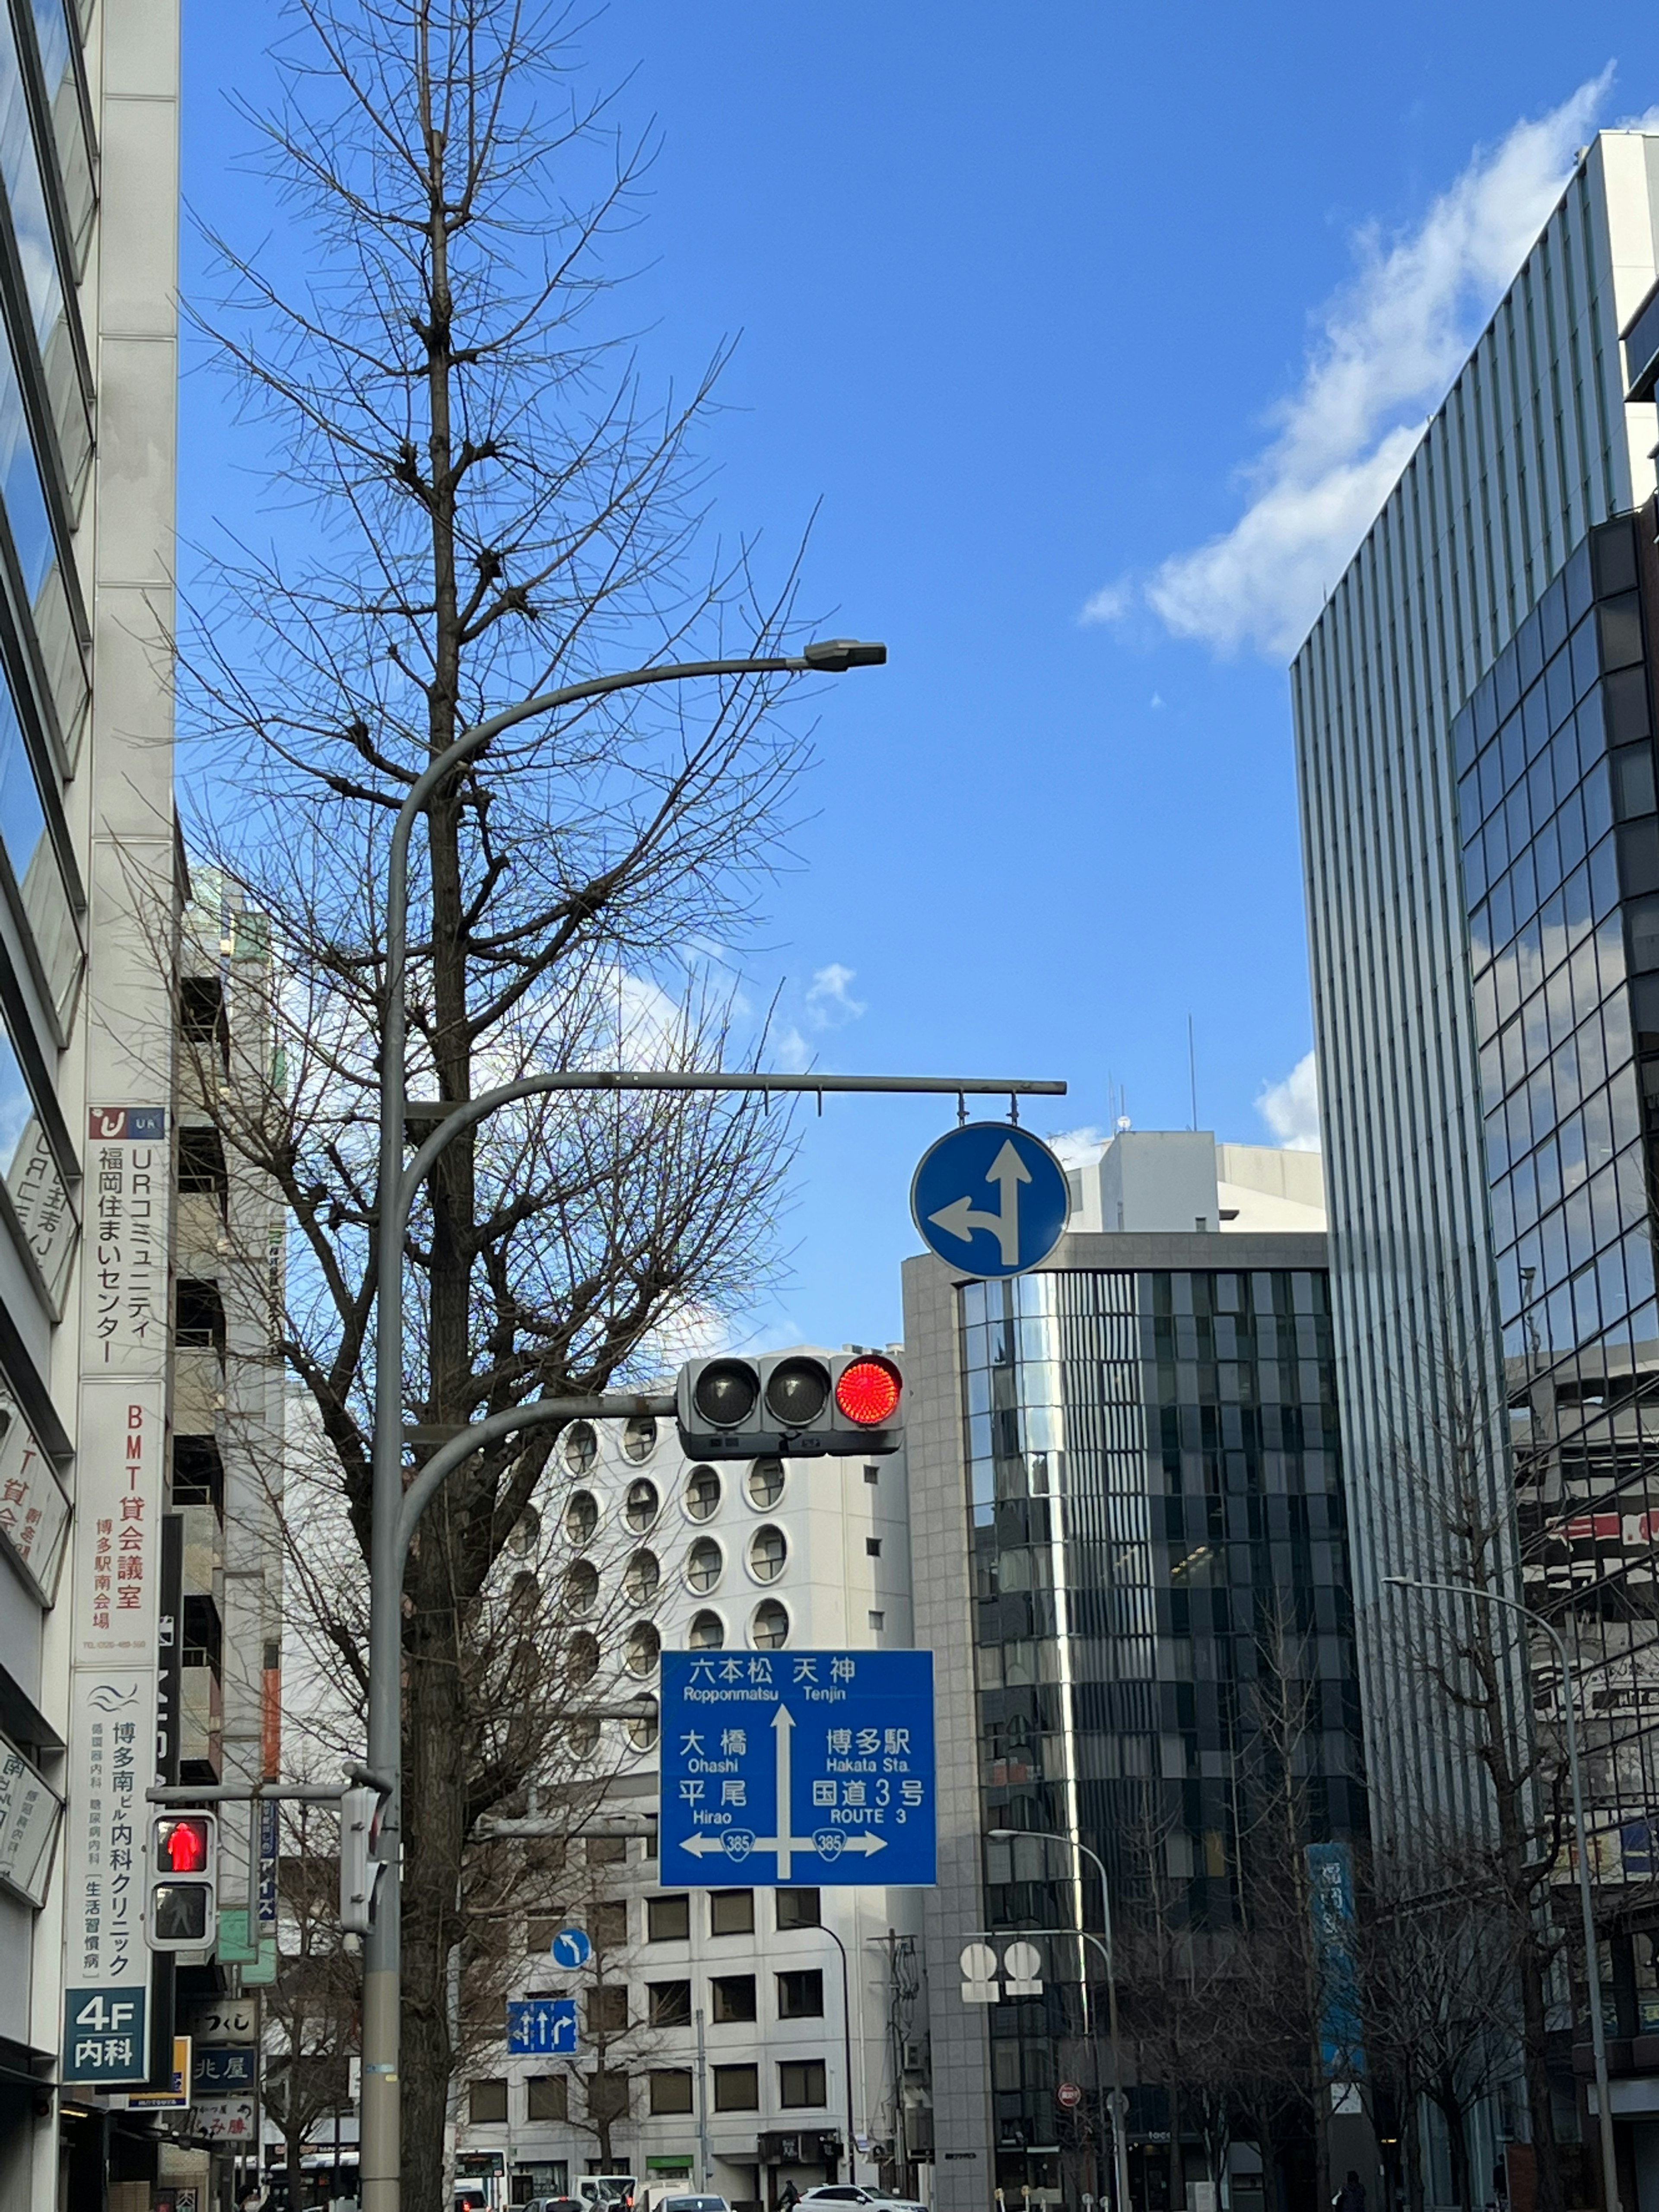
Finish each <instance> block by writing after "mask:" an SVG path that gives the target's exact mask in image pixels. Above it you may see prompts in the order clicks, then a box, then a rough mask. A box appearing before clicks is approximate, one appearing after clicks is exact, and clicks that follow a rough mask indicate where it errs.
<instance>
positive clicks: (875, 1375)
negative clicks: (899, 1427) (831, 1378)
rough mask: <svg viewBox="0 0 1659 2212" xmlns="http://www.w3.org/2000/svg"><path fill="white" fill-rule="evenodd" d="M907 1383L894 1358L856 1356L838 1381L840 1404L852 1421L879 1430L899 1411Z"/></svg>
mask: <svg viewBox="0 0 1659 2212" xmlns="http://www.w3.org/2000/svg"><path fill="white" fill-rule="evenodd" d="M902 1387H903V1386H902V1384H901V1383H900V1381H899V1371H898V1370H897V1368H896V1367H895V1366H894V1364H893V1363H892V1361H891V1360H890V1359H879V1358H874V1357H870V1358H864V1359H855V1360H854V1361H853V1362H852V1363H851V1364H850V1365H849V1366H847V1367H843V1368H842V1371H841V1377H840V1380H839V1381H838V1382H837V1383H836V1405H837V1406H838V1407H840V1409H841V1411H842V1413H844V1414H845V1415H846V1417H847V1419H848V1420H849V1421H856V1422H857V1423H858V1424H859V1425H860V1427H861V1428H866V1429H878V1428H880V1427H882V1426H883V1425H884V1423H886V1422H888V1421H890V1420H891V1419H892V1418H893V1416H894V1414H895V1413H897V1411H898V1401H899V1393H900V1390H901V1389H902Z"/></svg>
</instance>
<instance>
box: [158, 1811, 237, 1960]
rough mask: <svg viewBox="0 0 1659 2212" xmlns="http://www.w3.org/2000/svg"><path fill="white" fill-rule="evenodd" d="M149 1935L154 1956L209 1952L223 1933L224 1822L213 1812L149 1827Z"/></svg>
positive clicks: (168, 1818) (174, 1816)
mask: <svg viewBox="0 0 1659 2212" xmlns="http://www.w3.org/2000/svg"><path fill="white" fill-rule="evenodd" d="M144 1934H145V1936H147V1937H148V1939H149V1948H150V1949H151V1950H152V1951H210V1950H211V1949H212V1948H213V1946H214V1944H215V1942H216V1941H217V1938H218V1934H219V1823H218V1820H217V1819H216V1816H215V1815H214V1814H211V1813H197V1812H188V1813H164V1814H161V1816H160V1817H159V1818H158V1819H156V1820H152V1821H151V1822H150V1828H149V1881H148V1882H147V1885H146V1888H145V1894H144Z"/></svg>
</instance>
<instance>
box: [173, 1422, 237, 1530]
mask: <svg viewBox="0 0 1659 2212" xmlns="http://www.w3.org/2000/svg"><path fill="white" fill-rule="evenodd" d="M224 1495H225V1463H224V1462H223V1461H222V1459H221V1458H220V1456H219V1447H218V1445H217V1443H216V1442H215V1441H214V1439H213V1438H212V1437H174V1438H173V1504H175V1505H210V1506H212V1508H213V1510H214V1511H215V1512H216V1513H222V1512H223V1510H224Z"/></svg>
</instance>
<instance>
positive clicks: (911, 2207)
mask: <svg viewBox="0 0 1659 2212" xmlns="http://www.w3.org/2000/svg"><path fill="white" fill-rule="evenodd" d="M800 2201H801V2203H803V2204H822V2205H823V2206H824V2207H825V2208H826V2212H827V2208H828V2207H829V2206H830V2205H832V2204H848V2205H854V2204H857V2205H863V2206H865V2207H866V2212H927V2206H926V2205H925V2204H922V2203H918V2201H917V2200H916V2198H915V2197H895V2196H893V2195H891V2194H890V2191H887V2190H885V2189H867V2188H866V2186H865V2185H864V2184H863V2183H862V2182H851V2181H842V2182H836V2181H829V2182H825V2183H823V2185H821V2186H820V2187H818V2188H817V2189H806V2190H803V2191H802V2192H801V2200H800Z"/></svg>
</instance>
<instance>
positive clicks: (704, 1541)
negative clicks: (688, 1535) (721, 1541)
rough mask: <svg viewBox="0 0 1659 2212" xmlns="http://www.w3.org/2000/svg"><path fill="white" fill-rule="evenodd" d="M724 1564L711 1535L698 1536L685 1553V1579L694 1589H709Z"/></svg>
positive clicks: (717, 1578)
mask: <svg viewBox="0 0 1659 2212" xmlns="http://www.w3.org/2000/svg"><path fill="white" fill-rule="evenodd" d="M724 1565H726V1562H725V1560H724V1559H722V1558H721V1557H720V1546H719V1545H718V1544H717V1543H716V1542H715V1541H714V1538H713V1537H712V1536H699V1537H698V1539H697V1541H696V1543H695V1544H693V1546H692V1547H691V1549H690V1551H689V1552H688V1553H686V1555H685V1579H686V1581H687V1582H688V1583H690V1585H691V1587H692V1589H694V1590H711V1589H714V1585H715V1583H717V1582H718V1581H719V1580H720V1569H721V1568H722V1567H723V1566H724Z"/></svg>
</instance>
